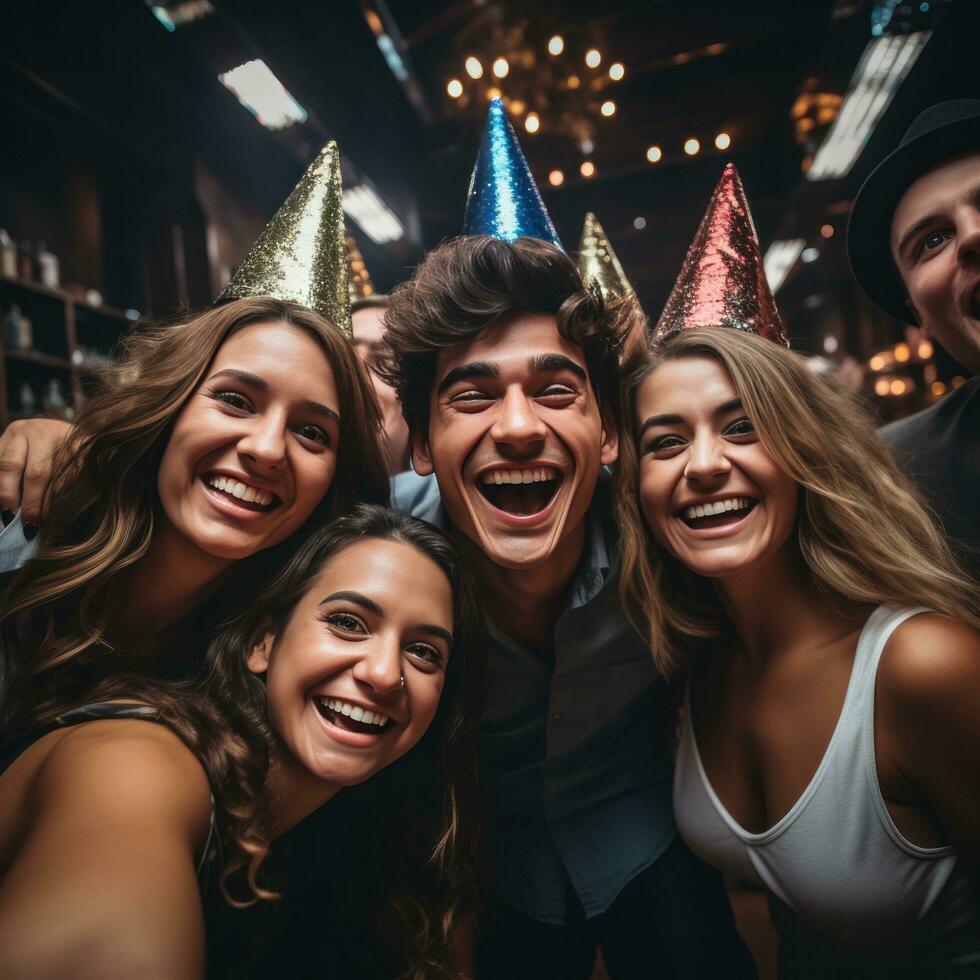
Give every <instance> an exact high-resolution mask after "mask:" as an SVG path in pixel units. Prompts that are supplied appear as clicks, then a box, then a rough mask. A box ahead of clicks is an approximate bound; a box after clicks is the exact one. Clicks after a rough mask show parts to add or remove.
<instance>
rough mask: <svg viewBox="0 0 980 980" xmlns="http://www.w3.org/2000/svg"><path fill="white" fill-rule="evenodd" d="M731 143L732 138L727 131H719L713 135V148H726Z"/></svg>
mask: <svg viewBox="0 0 980 980" xmlns="http://www.w3.org/2000/svg"><path fill="white" fill-rule="evenodd" d="M731 145H732V138H731V136H729V135H728V133H719V134H718V135H717V136H716V137H715V148H716V149H718V150H727V149H728V148H729V147H730V146H731Z"/></svg>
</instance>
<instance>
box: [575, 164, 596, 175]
mask: <svg viewBox="0 0 980 980" xmlns="http://www.w3.org/2000/svg"><path fill="white" fill-rule="evenodd" d="M578 172H579V173H580V174H581V175H582V176H583V177H591V176H592V175H593V174H594V173H595V164H594V163H593V162H592V161H591V160H583V161H582V166H581V167H579V168H578Z"/></svg>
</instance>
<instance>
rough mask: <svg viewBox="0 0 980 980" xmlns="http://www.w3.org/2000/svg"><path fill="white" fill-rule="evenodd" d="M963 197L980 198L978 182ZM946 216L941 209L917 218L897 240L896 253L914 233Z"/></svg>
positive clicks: (902, 248)
mask: <svg viewBox="0 0 980 980" xmlns="http://www.w3.org/2000/svg"><path fill="white" fill-rule="evenodd" d="M964 197H965V198H967V199H969V200H971V201H974V202H976V201H977V200H978V199H980V184H977V185H976V186H975V187H971V188H970V191H969V193H967V194H965V195H964ZM947 217H948V216H947V215H946V214H945V212H943V211H933V212H932V213H931V214H927V215H925V216H924V217H922V218H919V220H918V221H916V222H915V224H913V225H912V226H911V227H910V228H909V229H908V231H906V232H905V234H904V235H902V237H901V239H900V240H899V242H898V246H897V248H896V251H897V252H898V254H899V255H902V254H903V252H904V251H905V247H906V246H907V245H908V243H909V242H910V241H911V240H912V239H913V238H915V236H916V235H918V234H919V232H920V231H922V230H923V229H925V228H927V227H928V226H929V225H932V224H935V223H936V222H939V221H943V220H946V219H947Z"/></svg>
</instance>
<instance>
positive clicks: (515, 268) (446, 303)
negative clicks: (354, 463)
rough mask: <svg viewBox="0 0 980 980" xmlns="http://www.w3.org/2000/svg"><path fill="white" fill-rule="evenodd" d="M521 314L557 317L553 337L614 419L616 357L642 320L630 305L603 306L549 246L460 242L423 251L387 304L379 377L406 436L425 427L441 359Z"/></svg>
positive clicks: (526, 241) (522, 241)
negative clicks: (384, 357)
mask: <svg viewBox="0 0 980 980" xmlns="http://www.w3.org/2000/svg"><path fill="white" fill-rule="evenodd" d="M522 313H545V314H550V315H552V316H554V317H555V318H556V319H557V321H558V330H559V332H560V333H561V335H562V336H563V337H565V338H566V339H567V340H570V341H572V342H573V343H575V344H577V345H578V346H579V347H581V348H582V351H583V353H584V355H585V362H586V366H587V368H588V372H589V380H590V382H591V384H592V388H593V390H594V391H595V394H596V398H597V399H598V401H599V404H600V405H601V406H602V407H604V408H608V409H609V411H610V412H612V413H613V415H614V416H616V415H618V390H617V386H618V380H619V375H618V362H619V352H620V348H621V346H622V343H623V339H624V337H625V336H626V334H627V332H628V331H629V330H630V329H631V328H632V326H633V324H634V322H635V319H636V317H637V316H638V315H641V314H639V307H638V305H637V303H636V300H635V299H634V298H633V297H632V296H628V297H626V298H624V299H621V300H616V301H605V300H603V297H602V294H601V292H600V291H599V289H598V288H597V287H596V286H594V284H591V283H590V284H589V285H588V286H586V285H585V284H584V283H583V282H582V277H581V275H580V274H579V271H578V268H577V267H576V265H575V263H574V262H573V261H572V260H571V259H570V258H569V257H568V256H567V255H566V254H565V253H564V252H563V251H562V250H561V249H560V248H557V247H556V246H554V245H550V244H549V243H547V242H543V241H540V240H538V239H536V238H518V239H517V241H515V242H503V241H500V240H499V239H496V238H490V237H488V236H486V235H468V236H465V237H462V238H455V239H451V240H450V241H447V242H444V243H443V244H442V245H440V246H439V247H438V248H436V249H434V250H433V251H432V252H430V253H429V254H428V256H427V257H426V259H425V261H424V262H423V263H422V264H421V265H420V266H419V267H418V269H417V270H416V272H415V275H414V276H413V277H412V278H411V279H410V280H409V281H408V282H406V283H402V284H401V285H400V286H397V287H396V288H395V289H394V290H393V291H392V293H391V296H390V297H389V300H388V309H387V310H386V311H385V315H384V320H385V326H386V331H385V341H386V343H387V344H388V346H389V348H390V349H391V356H390V358H389V359H388V361H387V363H386V364H384V365H383V366H382V368H381V371H380V373H381V375H382V377H383V378H384V380H385V381H386V382H387V383H388V384H389V385H391V386H392V387H393V388H394V389H395V390H396V391H397V392H398V398H399V400H400V401H401V405H402V412H403V413H404V415H405V421H406V422H407V423H408V427H409V430H410V431H411V432H412V433H413V435H414V434H424V433H425V432H426V431H427V430H428V425H429V398H430V394H431V391H432V386H433V383H434V382H435V380H436V378H435V374H436V362H437V360H438V357H439V352H440V351H442V350H445V349H446V348H448V347H453V346H455V345H456V344H462V343H467V342H469V341H472V340H474V339H475V338H476V337H477V336H478V335H479V334H480V333H481V332H482V331H484V330H486V329H487V328H489V327H493V326H496V325H497V324H501V323H506V322H507V321H508V320H511V319H513V318H514V317H516V316H519V315H521V314H522Z"/></svg>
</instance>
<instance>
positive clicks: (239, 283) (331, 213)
mask: <svg viewBox="0 0 980 980" xmlns="http://www.w3.org/2000/svg"><path fill="white" fill-rule="evenodd" d="M344 238H345V235H344V210H343V208H342V206H341V184H340V151H339V150H338V149H337V144H336V143H335V142H334V141H333V140H331V141H330V142H329V143H327V145H326V146H325V147H324V148H323V149H322V150H321V151H320V153H319V155H318V156H317V158H316V159H315V160H314V161H313V163H311V164H310V167H309V169H308V170H307V171H306V173H305V174H303V179H302V180H300V182H299V183H298V184H297V185H296V187H295V188H294V189H293V192H292V193H291V194H290V195H289V197H287V198H286V203H285V204H283V206H282V207H281V208H280V209H279V210H278V211H277V212H276V214H275V216H274V217H273V219H272V220H271V221H270V222H269V223H268V224H267V225H266V226H265V230H264V231H263V232H262V234H261V235H259V237H258V240H257V241H256V242H255V244H254V245H253V246H252V248H251V249H250V250H249V253H248V255H246V256H245V259H244V260H243V261H242V264H241V265H240V266H239V267H238V268H237V269H236V270H235V273H234V275H233V276H232V277H231V280H230V281H229V283H228V285H227V286H225V288H224V291H223V292H222V293H221V295H220V296H219V297H218V300H217V301H218V302H219V303H220V302H222V301H224V300H230V299H242V298H244V297H246V296H272V297H273V298H275V299H281V300H288V301H290V302H292V303H299V304H300V305H301V306H305V307H307V308H308V309H311V310H315V311H316V312H317V313H319V314H321V315H322V316H324V317H326V318H327V319H328V320H329V321H330V322H331V323H332V324H334V326H336V327H337V328H338V329H339V330H341V331H342V332H343V333H345V334H346V335H347V336H348V337H350V336H351V323H350V300H349V298H348V287H347V280H348V260H347V246H346V244H345V242H344Z"/></svg>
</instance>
